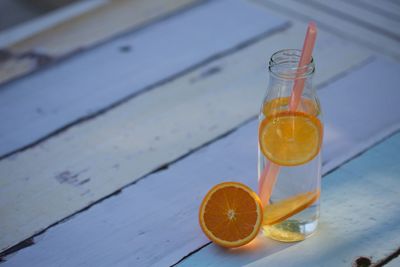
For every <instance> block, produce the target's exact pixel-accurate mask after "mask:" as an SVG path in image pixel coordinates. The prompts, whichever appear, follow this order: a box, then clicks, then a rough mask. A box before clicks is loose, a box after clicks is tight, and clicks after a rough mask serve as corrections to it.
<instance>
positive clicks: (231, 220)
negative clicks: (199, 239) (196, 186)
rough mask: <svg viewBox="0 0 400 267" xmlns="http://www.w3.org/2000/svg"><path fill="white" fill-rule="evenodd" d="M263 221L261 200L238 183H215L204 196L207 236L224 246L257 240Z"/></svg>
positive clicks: (203, 218) (202, 219) (201, 216)
mask: <svg viewBox="0 0 400 267" xmlns="http://www.w3.org/2000/svg"><path fill="white" fill-rule="evenodd" d="M262 220H263V212H262V206H261V201H260V199H259V198H258V196H257V194H256V193H255V192H253V190H251V189H250V188H249V187H247V186H246V185H244V184H241V183H237V182H225V183H221V184H218V185H216V186H214V187H213V188H212V189H211V190H210V191H208V193H207V195H206V196H205V197H204V199H203V202H202V203H201V206H200V210H199V222H200V226H201V229H202V230H203V232H204V233H205V234H206V236H207V237H208V238H209V239H210V240H212V241H213V242H215V243H216V244H218V245H220V246H223V247H229V248H233V247H239V246H242V245H245V244H247V243H249V242H250V241H251V240H253V239H254V238H255V237H256V236H257V234H258V232H259V231H260V227H261V224H262Z"/></svg>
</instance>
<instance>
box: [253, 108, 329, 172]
mask: <svg viewBox="0 0 400 267" xmlns="http://www.w3.org/2000/svg"><path fill="white" fill-rule="evenodd" d="M258 136H259V144H260V148H261V151H262V153H263V154H264V156H266V157H267V158H268V159H269V160H270V161H272V162H274V163H276V164H278V165H283V166H296V165H300V164H304V163H306V162H308V161H310V160H312V159H313V158H314V157H315V156H316V155H317V154H318V152H319V150H320V147H321V143H322V124H321V122H320V121H319V120H318V119H317V118H316V117H314V116H312V115H309V114H307V113H304V112H299V111H282V112H279V113H276V114H274V115H271V116H268V117H266V118H265V119H264V120H263V121H262V122H261V124H260V127H259V134H258Z"/></svg>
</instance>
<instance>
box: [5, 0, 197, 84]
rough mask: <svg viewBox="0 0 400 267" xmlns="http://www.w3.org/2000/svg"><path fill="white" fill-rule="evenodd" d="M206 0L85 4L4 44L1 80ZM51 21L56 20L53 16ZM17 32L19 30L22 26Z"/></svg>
mask: <svg viewBox="0 0 400 267" xmlns="http://www.w3.org/2000/svg"><path fill="white" fill-rule="evenodd" d="M204 2H205V1H202V2H201V1H200V0H168V1H161V0H148V1H131V0H109V1H104V2H99V3H98V4H97V5H94V6H89V7H85V6H84V7H83V8H84V10H86V9H87V10H86V12H82V10H81V9H82V8H80V9H78V11H75V12H77V13H78V14H76V15H75V16H73V15H70V16H71V18H70V19H69V20H67V21H61V22H59V23H55V24H54V25H52V26H51V27H48V28H45V29H44V30H43V31H40V32H38V33H35V34H33V35H28V36H27V37H26V38H22V39H21V40H18V41H16V42H14V43H12V44H9V45H8V46H7V47H4V48H2V50H0V51H1V52H2V53H3V54H4V55H5V59H4V60H3V62H1V64H0V84H5V83H7V82H10V81H12V80H13V79H16V78H18V77H20V78H21V77H23V76H26V75H28V74H30V73H32V72H34V71H37V70H39V69H43V68H44V67H51V66H54V65H55V64H57V63H60V61H64V60H65V59H66V58H69V57H71V56H73V55H77V54H80V53H81V52H82V51H84V50H87V49H88V48H94V47H96V46H99V45H101V44H103V43H105V42H107V41H109V40H110V39H112V38H117V37H121V36H124V35H126V34H128V33H130V32H132V31H135V30H137V29H139V28H143V27H146V26H147V25H150V24H152V23H155V22H158V21H162V20H164V19H166V18H168V17H170V16H174V15H176V14H179V13H180V12H184V11H185V10H187V9H189V8H192V7H194V6H196V5H199V4H201V3H204ZM86 5H88V4H86ZM73 11H74V10H73ZM81 13H83V14H81ZM58 14H59V12H55V14H51V17H53V16H56V15H58ZM47 20H48V17H44V18H42V19H39V21H38V22H41V21H43V23H42V24H46V22H47ZM110 22H111V23H110ZM48 23H49V24H53V23H54V22H53V20H50V21H49V22H48ZM35 25H36V24H34V25H32V31H34V30H35ZM28 26H29V25H28ZM23 30H24V31H29V27H27V26H24V27H23ZM16 32H19V31H18V29H17V30H16ZM6 35H7V34H6ZM14 35H17V36H18V34H14ZM0 37H1V35H0ZM43 58H46V59H47V60H43Z"/></svg>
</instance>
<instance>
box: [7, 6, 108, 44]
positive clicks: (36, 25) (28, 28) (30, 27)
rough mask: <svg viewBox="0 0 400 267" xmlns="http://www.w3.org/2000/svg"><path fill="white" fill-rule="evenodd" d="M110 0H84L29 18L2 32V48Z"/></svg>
mask: <svg viewBox="0 0 400 267" xmlns="http://www.w3.org/2000/svg"><path fill="white" fill-rule="evenodd" d="M107 2H109V0H96V1H93V0H84V1H78V2H75V3H72V4H69V5H67V6H65V7H63V8H61V9H56V10H54V11H52V12H50V13H48V14H46V15H43V16H40V17H39V18H36V19H33V20H29V21H28V22H25V23H23V24H21V25H17V26H15V27H12V28H10V29H7V30H5V31H2V32H0V48H2V49H4V48H6V47H8V46H10V45H12V44H14V43H16V42H18V41H21V40H23V39H26V38H29V37H30V36H32V35H35V34H37V33H39V32H41V31H44V30H47V29H49V28H51V27H53V26H54V25H57V24H59V23H62V22H64V21H67V20H70V19H72V18H74V17H76V16H79V15H80V14H83V13H85V12H88V11H89V10H93V9H95V8H97V7H99V6H102V5H104V4H105V3H107Z"/></svg>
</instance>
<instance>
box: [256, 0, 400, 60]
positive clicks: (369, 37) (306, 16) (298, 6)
mask: <svg viewBox="0 0 400 267" xmlns="http://www.w3.org/2000/svg"><path fill="white" fill-rule="evenodd" d="M252 1H255V2H258V3H260V4H261V5H265V6H266V7H267V8H270V9H273V10H277V11H279V12H282V13H283V14H286V15H291V16H294V17H297V18H299V19H302V20H304V21H310V20H314V21H316V22H317V24H318V25H319V26H320V28H324V29H326V30H329V31H332V32H333V33H335V34H338V35H340V36H342V37H344V38H346V39H349V40H352V41H355V42H357V43H359V44H361V45H363V46H366V47H369V48H371V49H373V50H375V51H376V52H378V53H385V54H387V55H389V56H391V57H395V58H396V59H397V60H400V45H399V44H400V43H399V42H397V41H395V40H392V39H390V38H387V37H385V36H383V35H381V34H378V33H375V32H372V31H370V30H368V29H366V28H363V27H360V26H358V25H355V24H353V23H350V22H348V21H345V20H343V19H341V18H339V17H337V16H335V15H333V14H330V13H329V12H323V11H321V10H318V9H316V8H314V7H313V6H312V5H307V4H306V3H307V2H298V1H296V0H286V1H279V0H252Z"/></svg>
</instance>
